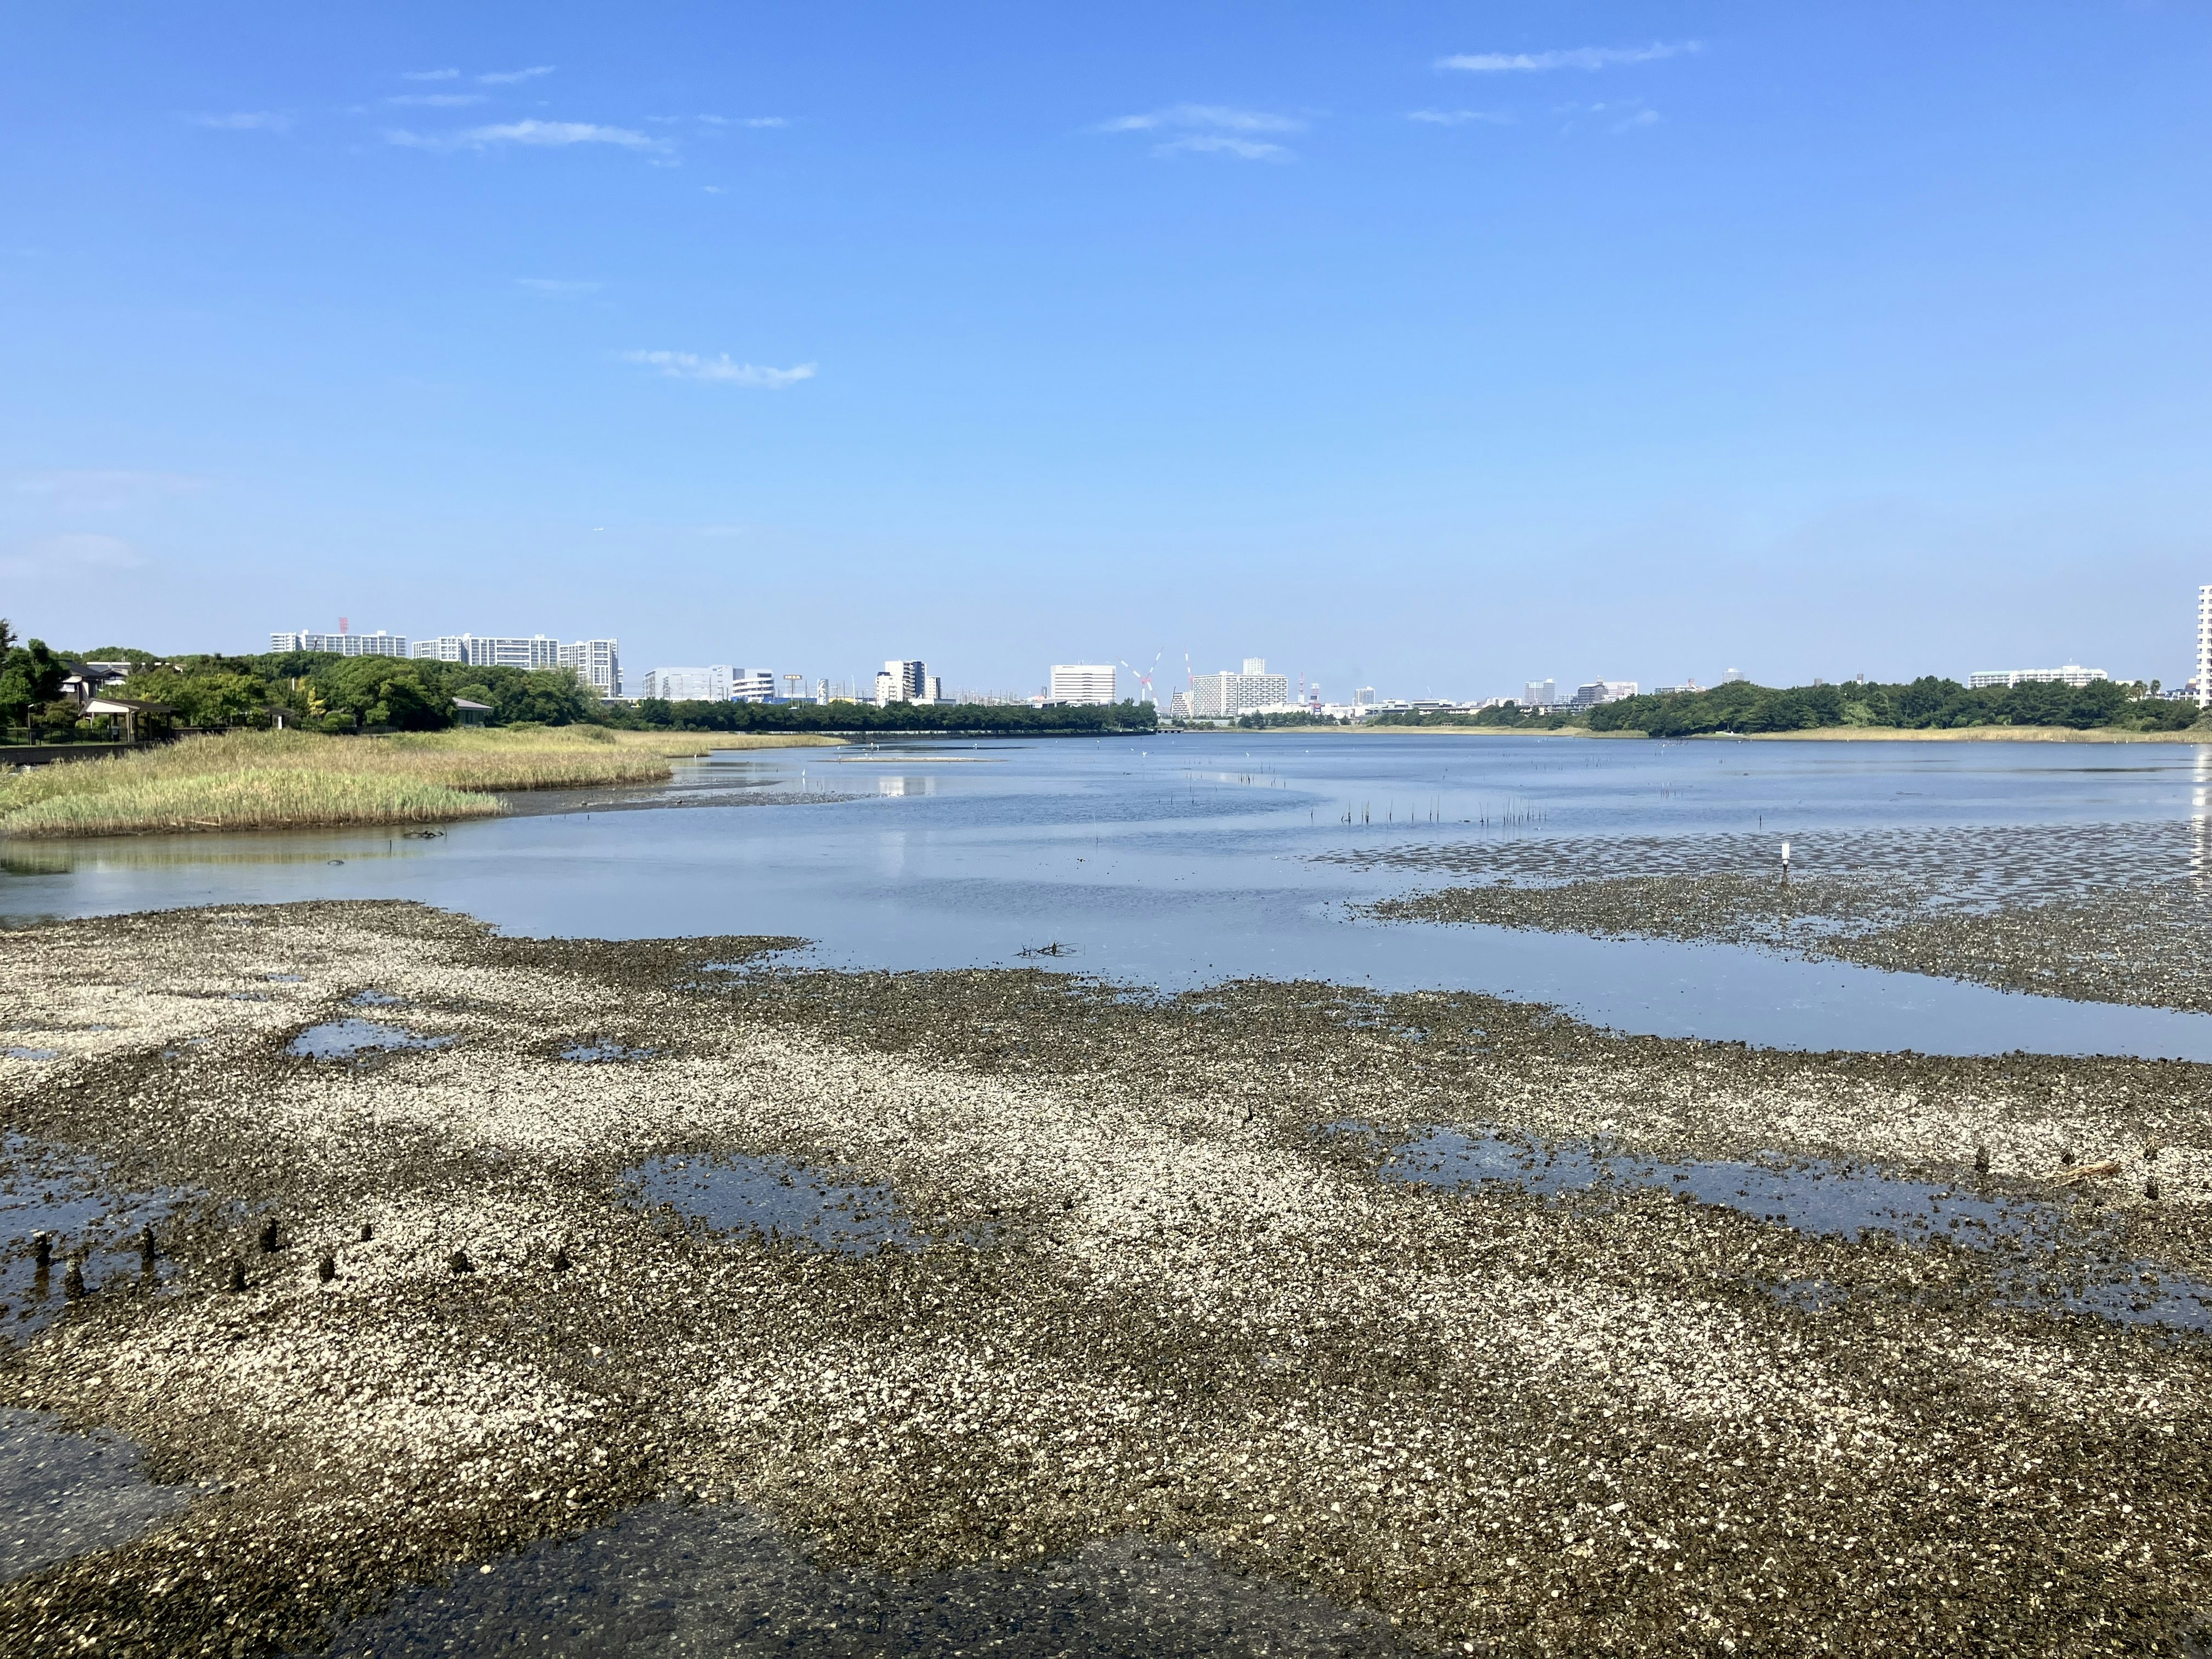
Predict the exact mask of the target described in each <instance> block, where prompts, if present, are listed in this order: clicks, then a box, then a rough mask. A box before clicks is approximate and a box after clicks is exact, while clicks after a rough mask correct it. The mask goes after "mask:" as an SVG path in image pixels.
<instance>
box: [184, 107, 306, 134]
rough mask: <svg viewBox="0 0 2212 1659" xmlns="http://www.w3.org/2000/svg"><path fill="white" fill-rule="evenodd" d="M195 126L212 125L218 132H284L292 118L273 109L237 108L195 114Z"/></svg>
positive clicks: (287, 129) (193, 123)
mask: <svg viewBox="0 0 2212 1659" xmlns="http://www.w3.org/2000/svg"><path fill="white" fill-rule="evenodd" d="M192 125H194V126H196V127H213V128H215V129H216V131H219V132H285V131H289V130H290V128H291V125H292V118H291V117H290V116H289V115H279V114H278V113H277V112H276V111H275V110H270V109H249V110H237V111H234V112H232V113H230V114H228V115H195V116H194V117H192Z"/></svg>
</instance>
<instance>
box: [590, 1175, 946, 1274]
mask: <svg viewBox="0 0 2212 1659" xmlns="http://www.w3.org/2000/svg"><path fill="white" fill-rule="evenodd" d="M625 1180H626V1182H627V1183H628V1185H629V1188H630V1190H631V1191H632V1192H633V1193H634V1194H635V1199H636V1201H638V1202H640V1203H643V1204H665V1205H667V1206H669V1207H670V1208H671V1209H672V1210H674V1211H675V1212H677V1213H678V1215H680V1216H683V1217H684V1218H686V1219H688V1220H693V1221H698V1222H703V1223H704V1224H705V1225H708V1227H711V1228H713V1229H714V1230H715V1231H717V1232H741V1233H757V1234H763V1235H766V1236H769V1237H780V1238H790V1239H804V1240H805V1241H806V1242H807V1243H810V1244H812V1245H814V1246H816V1247H817V1248H818V1249H827V1250H841V1251H843V1252H845V1253H846V1254H848V1255H870V1254H872V1252H874V1251H877V1250H880V1249H884V1248H885V1247H886V1246H889V1245H894V1244H895V1245H899V1246H902V1247H905V1248H908V1249H911V1248H914V1247H915V1246H917V1245H919V1244H920V1243H921V1242H922V1241H921V1240H920V1239H918V1238H916V1237H915V1235H914V1233H913V1231H911V1229H910V1228H909V1227H908V1223H907V1218H905V1216H903V1215H902V1214H901V1213H900V1210H899V1203H898V1194H896V1193H895V1192H893V1191H892V1190H891V1189H890V1188H889V1187H878V1186H868V1185H860V1184H854V1183H851V1182H839V1181H836V1180H834V1179H832V1178H830V1177H829V1176H825V1175H823V1173H822V1172H821V1171H820V1170H810V1169H808V1168H807V1167H806V1166H805V1165H804V1164H793V1163H792V1162H790V1161H789V1160H788V1159H786V1158H747V1157H745V1156H744V1155H743V1154H741V1153H734V1152H732V1153H725V1154H721V1155H720V1156H717V1157H714V1158H673V1157H671V1158H652V1159H648V1160H647V1162H645V1163H643V1164H639V1165H637V1166H636V1167H635V1169H633V1170H629V1172H628V1173H627V1175H626V1176H625Z"/></svg>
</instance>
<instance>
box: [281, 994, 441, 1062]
mask: <svg viewBox="0 0 2212 1659" xmlns="http://www.w3.org/2000/svg"><path fill="white" fill-rule="evenodd" d="M356 1000H359V999H356ZM459 1041H460V1039H459V1037H453V1036H423V1035H422V1032H420V1031H410V1030H406V1029H405V1028H404V1027H403V1026H398V1025H380V1024H377V1023H376V1022H375V1021H374V1020H373V1019H331V1020H325V1021H324V1022H323V1024H320V1025H310V1026H309V1027H308V1028H307V1030H304V1031H302V1032H301V1033H300V1035H299V1036H295V1037H294V1038H293V1039H292V1040H291V1042H289V1043H287V1044H285V1046H284V1052H285V1053H287V1054H301V1055H304V1056H305V1057H306V1058H307V1059H309V1060H353V1059H356V1058H357V1057H359V1056H360V1055H362V1054H386V1053H389V1052H391V1051H392V1050H394V1049H399V1048H444V1047H445V1046H446V1045H447V1043H449V1042H459Z"/></svg>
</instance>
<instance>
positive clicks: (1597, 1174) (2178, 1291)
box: [1340, 1126, 2212, 1331]
mask: <svg viewBox="0 0 2212 1659" xmlns="http://www.w3.org/2000/svg"><path fill="white" fill-rule="evenodd" d="M1340 1130H1344V1131H1348V1132H1350V1133H1361V1132H1360V1131H1359V1130H1358V1129H1357V1127H1355V1126H1340ZM1376 1173H1377V1174H1378V1175H1379V1176H1381V1177H1382V1178H1383V1180H1385V1181H1395V1182H1412V1183H1414V1184H1416V1185H1420V1186H1427V1187H1439V1188H1466V1187H1479V1186H1481V1185H1483V1184H1484V1183H1485V1182H1499V1183H1502V1184H1503V1185H1505V1186H1508V1187H1510V1188H1515V1189H1516V1190H1517V1191H1520V1192H1525V1193H1529V1194H1535V1195H1537V1196H1539V1197H1547V1198H1551V1197H1558V1196H1559V1195H1561V1194H1567V1193H1598V1192H1603V1191H1607V1190H1613V1191H1619V1190H1625V1189H1636V1188H1644V1189H1650V1188H1658V1189H1661V1190H1667V1191H1673V1192H1677V1193H1680V1194H1683V1195H1684V1196H1686V1197H1688V1198H1691V1199H1694V1200H1696V1201H1698V1202H1699V1203H1701V1204H1711V1205H1717V1206H1721V1207H1723V1208H1725V1209H1730V1210H1735V1211H1737V1212H1740V1213H1741V1214H1744V1215H1747V1216H1750V1217H1753V1218H1754V1219H1756V1220H1759V1221H1765V1222H1771V1223H1773V1224H1775V1225H1778V1226H1784V1227H1788V1228H1790V1230H1792V1231H1796V1232H1800V1233H1803V1234H1806V1235H1808V1237H1815V1238H1826V1237H1843V1238H1846V1239H1852V1240H1859V1239H1864V1238H1867V1237H1874V1236H1887V1237H1891V1238H1893V1239H1895V1240H1897V1241H1898V1242H1899V1243H1904V1244H1907V1245H1911V1246H1912V1247H1914V1248H1916V1249H1926V1248H1928V1247H1929V1245H1930V1244H1932V1243H1934V1242H1935V1241H1936V1239H1938V1238H1941V1239H1942V1240H1943V1241H1944V1243H1946V1244H1948V1245H1949V1246H1952V1247H1955V1248H1957V1249H1969V1250H1989V1249H1995V1248H1996V1247H1997V1246H1999V1245H2000V1244H2001V1243H2013V1244H2019V1245H2027V1246H2030V1247H2032V1248H2033V1249H2034V1250H2036V1251H2044V1250H2049V1249H2056V1248H2057V1247H2059V1246H2061V1245H2064V1246H2067V1247H2069V1255H2070V1256H2071V1257H2072V1258H2073V1259H2075V1260H2077V1261H2078V1260H2080V1259H2081V1257H2082V1256H2083V1255H2087V1257H2088V1258H2090V1259H2091V1260H2092V1261H2093V1263H2094V1271H2093V1273H2092V1274H2091V1275H2090V1276H2089V1277H2088V1278H2087V1279H2069V1278H2068V1277H2066V1276H2063V1275H2061V1274H2059V1273H2057V1272H2056V1271H2052V1272H2049V1273H2036V1272H2034V1271H2033V1270H2032V1269H2028V1268H2021V1269H2018V1270H2015V1269H2014V1268H2012V1267H2009V1266H2008V1268H2007V1276H2008V1277H2009V1278H2014V1279H2018V1280H2019V1284H2018V1286H2017V1288H2016V1290H2015V1291H2013V1292H2012V1293H2010V1294H2009V1295H2008V1297H2007V1299H2008V1300H2010V1301H2013V1302H2015V1304H2018V1305H2021V1306H2026V1307H2048V1308H2058V1309H2063V1310H2068V1311H2070V1312H2075V1313H2087V1314H2093V1315H2096V1316H2099V1317H2101V1318H2106V1319H2116V1320H2120V1321H2123V1322H2128V1323H2140V1324H2157V1325H2166V1326H2171V1327H2172V1328H2176V1329H2181V1330H2195V1331H2212V1285H2207V1284H2205V1283H2203V1281H2202V1280H2199V1279H2192V1278H2191V1277H2189V1276H2188V1275H2187V1274H2185V1273H2174V1272H2172V1270H2170V1269H2166V1268H2162V1267H2158V1266H2157V1265H2156V1264H2154V1263H2150V1262H2142V1261H2104V1260H2101V1259H2100V1257H2101V1255H2102V1252H2101V1249H2100V1245H2101V1243H2102V1242H2103V1239H2104V1237H2105V1235H2104V1233H2103V1231H2100V1228H2099V1227H2098V1226H2097V1225H2094V1224H2088V1225H2085V1224H2084V1223H2082V1222H2081V1220H2079V1219H2077V1218H2076V1217H2075V1214H2074V1212H2072V1211H2071V1210H2070V1209H2069V1207H2068V1206H2063V1205H2060V1204H2055V1203H2051V1202H2049V1201H2047V1200H2037V1199H2028V1198H2022V1197H2020V1196H2017V1195H2015V1194H2007V1193H2004V1192H2002V1190H2000V1189H1998V1188H1994V1187H1990V1186H1985V1185H1981V1186H1976V1187H1972V1188H1962V1187H1960V1186H1959V1185H1957V1184H1956V1183H1954V1182H1934V1181H1917V1180H1914V1179H1912V1178H1911V1177H1909V1176H1900V1175H1896V1174H1893V1173H1890V1172H1888V1171H1886V1170H1881V1169H1877V1168H1875V1167H1872V1166H1870V1165H1867V1164H1850V1165H1844V1164H1833V1163H1828V1162H1824V1161H1820V1160H1817V1159H1814V1160H1806V1161H1801V1162H1795V1163H1792V1162H1785V1161H1783V1160H1781V1159H1776V1160H1775V1161H1774V1162H1771V1163H1753V1162H1750V1161H1748V1160H1744V1159H1732V1158H1713V1159H1703V1160H1683V1161H1680V1162H1673V1161H1668V1160H1666V1159H1661V1158H1636V1157H1632V1156H1630V1155H1629V1154H1626V1153H1623V1152H1614V1151H1612V1150H1610V1149H1609V1148H1607V1146H1604V1145H1603V1144H1602V1143H1600V1142H1597V1141H1593V1140H1563V1141H1537V1140H1522V1139H1515V1138H1514V1137H1511V1136H1510V1135H1504V1134H1499V1133H1494V1132H1493V1133H1476V1134H1469V1133H1464V1132H1462V1131H1461V1130H1457V1129H1441V1128H1439V1129H1431V1130H1429V1131H1428V1132H1427V1133H1425V1134H1422V1135H1420V1136H1419V1137H1418V1138H1416V1139H1413V1140H1411V1141H1408V1142H1407V1143H1405V1144H1403V1145H1401V1146H1396V1147H1394V1148H1392V1149H1391V1150H1390V1151H1389V1152H1387V1153H1386V1154H1385V1155H1384V1156H1383V1160H1382V1162H1381V1164H1380V1165H1379V1166H1378V1168H1377V1170H1376ZM2033 1259H2034V1258H2033V1257H2032V1256H2029V1255H2027V1254H2025V1253H2023V1252H2017V1251H2016V1252H2014V1253H2012V1254H2011V1255H2010V1256H2008V1262H2009V1261H2032V1260H2033ZM1771 1288H1772V1289H1773V1291H1775V1293H1776V1294H1778V1295H1779V1296H1781V1297H1783V1299H1784V1300H1786V1301H1790V1302H1791V1303H1793V1304H1796V1305H1797V1306H1801V1307H1804V1308H1807V1309H1808V1310H1812V1311H1820V1310H1825V1309H1826V1308H1830V1307H1834V1306H1839V1305H1841V1304H1842V1302H1843V1301H1844V1292H1842V1291H1840V1290H1838V1288H1837V1287H1835V1286H1833V1285H1826V1284H1822V1283H1820V1282H1818V1281H1813V1280H1794V1281H1791V1282H1790V1284H1788V1285H1778V1286H1773V1287H1771Z"/></svg>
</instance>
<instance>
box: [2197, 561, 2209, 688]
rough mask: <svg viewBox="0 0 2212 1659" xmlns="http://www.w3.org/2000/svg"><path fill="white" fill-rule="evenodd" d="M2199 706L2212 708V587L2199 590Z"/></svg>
mask: <svg viewBox="0 0 2212 1659" xmlns="http://www.w3.org/2000/svg"><path fill="white" fill-rule="evenodd" d="M2197 707H2198V708H2212V587H2200V588H2198V589H2197Z"/></svg>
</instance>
